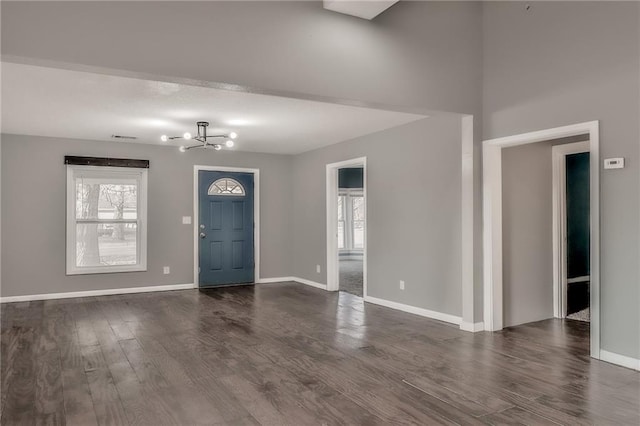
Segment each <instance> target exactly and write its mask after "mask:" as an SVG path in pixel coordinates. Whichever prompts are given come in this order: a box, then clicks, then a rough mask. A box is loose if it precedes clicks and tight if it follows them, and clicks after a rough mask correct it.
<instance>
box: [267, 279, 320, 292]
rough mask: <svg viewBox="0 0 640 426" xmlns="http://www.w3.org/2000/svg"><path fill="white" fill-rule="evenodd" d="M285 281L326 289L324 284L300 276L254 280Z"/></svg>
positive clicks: (268, 282)
mask: <svg viewBox="0 0 640 426" xmlns="http://www.w3.org/2000/svg"><path fill="white" fill-rule="evenodd" d="M287 281H295V282H297V283H300V284H304V285H309V286H311V287H315V288H320V289H322V290H326V289H327V285H326V284H320V283H317V282H315V281H311V280H306V279H304V278H300V277H276V278H260V279H259V280H257V281H256V284H270V283H283V282H287Z"/></svg>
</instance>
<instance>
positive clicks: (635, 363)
mask: <svg viewBox="0 0 640 426" xmlns="http://www.w3.org/2000/svg"><path fill="white" fill-rule="evenodd" d="M600 361H605V362H609V363H611V364H616V365H620V366H622V367H627V368H631V369H633V370H638V371H640V359H636V358H631V357H629V356H625V355H620V354H616V353H613V352H609V351H605V350H604V349H600Z"/></svg>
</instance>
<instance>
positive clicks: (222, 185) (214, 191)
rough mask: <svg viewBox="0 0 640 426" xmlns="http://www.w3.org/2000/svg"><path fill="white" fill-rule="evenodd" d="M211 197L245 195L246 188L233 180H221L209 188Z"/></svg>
mask: <svg viewBox="0 0 640 426" xmlns="http://www.w3.org/2000/svg"><path fill="white" fill-rule="evenodd" d="M208 194H209V195H236V196H242V195H244V187H243V186H242V184H241V183H240V182H238V181H237V180H235V179H231V178H221V179H218V180H217V181H215V182H213V183H212V184H211V186H210V187H209V191H208Z"/></svg>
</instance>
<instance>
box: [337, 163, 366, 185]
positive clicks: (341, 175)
mask: <svg viewBox="0 0 640 426" xmlns="http://www.w3.org/2000/svg"><path fill="white" fill-rule="evenodd" d="M362 170H363V169H362V167H351V168H347V169H340V170H338V187H339V188H350V189H356V188H364V175H363V173H362Z"/></svg>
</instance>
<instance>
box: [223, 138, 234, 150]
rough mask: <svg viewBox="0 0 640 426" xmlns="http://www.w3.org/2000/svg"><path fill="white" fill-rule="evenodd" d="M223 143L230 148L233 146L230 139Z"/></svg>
mask: <svg viewBox="0 0 640 426" xmlns="http://www.w3.org/2000/svg"><path fill="white" fill-rule="evenodd" d="M224 144H225V145H226V146H227V148H232V147H233V145H234V143H233V141H232V140H231V139H229V140H228V141H226V142H225V143H224Z"/></svg>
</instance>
